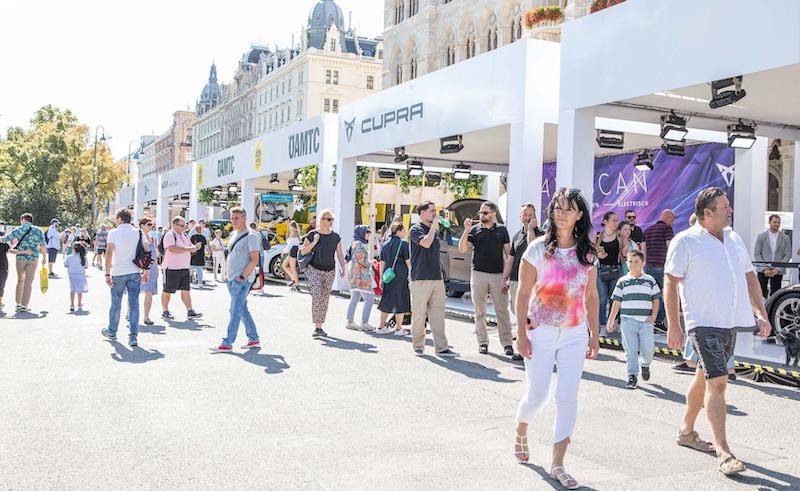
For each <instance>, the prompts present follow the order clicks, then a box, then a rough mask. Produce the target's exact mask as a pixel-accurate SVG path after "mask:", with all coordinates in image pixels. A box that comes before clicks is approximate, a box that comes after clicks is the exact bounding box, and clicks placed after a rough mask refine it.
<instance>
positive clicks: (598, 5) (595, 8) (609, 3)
mask: <svg viewBox="0 0 800 491" xmlns="http://www.w3.org/2000/svg"><path fill="white" fill-rule="evenodd" d="M624 1H625V0H595V1H594V2H592V6H591V7H589V12H590V13H592V14H593V13H595V12H599V11H600V10H603V9H607V8H608V7H613V6H614V5H617V4H620V3H622V2H624Z"/></svg>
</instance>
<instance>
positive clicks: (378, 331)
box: [375, 327, 394, 334]
mask: <svg viewBox="0 0 800 491" xmlns="http://www.w3.org/2000/svg"><path fill="white" fill-rule="evenodd" d="M393 331H394V329H390V328H388V327H381V328H380V329H376V330H375V333H376V334H391V333H392V332H393Z"/></svg>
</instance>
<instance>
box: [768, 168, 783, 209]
mask: <svg viewBox="0 0 800 491" xmlns="http://www.w3.org/2000/svg"><path fill="white" fill-rule="evenodd" d="M767 209H768V210H780V209H781V184H780V181H778V178H777V177H776V176H775V174H773V173H772V172H770V173H769V179H768V183H767Z"/></svg>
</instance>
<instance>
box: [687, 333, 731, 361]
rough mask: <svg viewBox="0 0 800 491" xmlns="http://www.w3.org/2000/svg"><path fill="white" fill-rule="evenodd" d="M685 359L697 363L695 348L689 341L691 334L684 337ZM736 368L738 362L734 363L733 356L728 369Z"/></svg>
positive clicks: (729, 359)
mask: <svg viewBox="0 0 800 491" xmlns="http://www.w3.org/2000/svg"><path fill="white" fill-rule="evenodd" d="M683 359H684V360H688V361H693V362H695V363H697V353H695V351H694V346H692V342H691V340H690V339H689V334H686V335H685V336H684V343H683ZM735 366H736V362H734V361H733V357H732V356H731V357H730V358H728V368H733V367H735Z"/></svg>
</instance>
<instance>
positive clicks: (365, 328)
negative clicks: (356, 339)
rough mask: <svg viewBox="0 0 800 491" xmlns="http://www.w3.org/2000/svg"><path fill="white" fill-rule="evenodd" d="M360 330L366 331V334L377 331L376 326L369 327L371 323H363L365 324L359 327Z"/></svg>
mask: <svg viewBox="0 0 800 491" xmlns="http://www.w3.org/2000/svg"><path fill="white" fill-rule="evenodd" d="M359 329H361V330H362V331H365V332H372V331H374V330H375V326H371V325H369V322H363V323H362V324H361V325H360V326H359Z"/></svg>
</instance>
